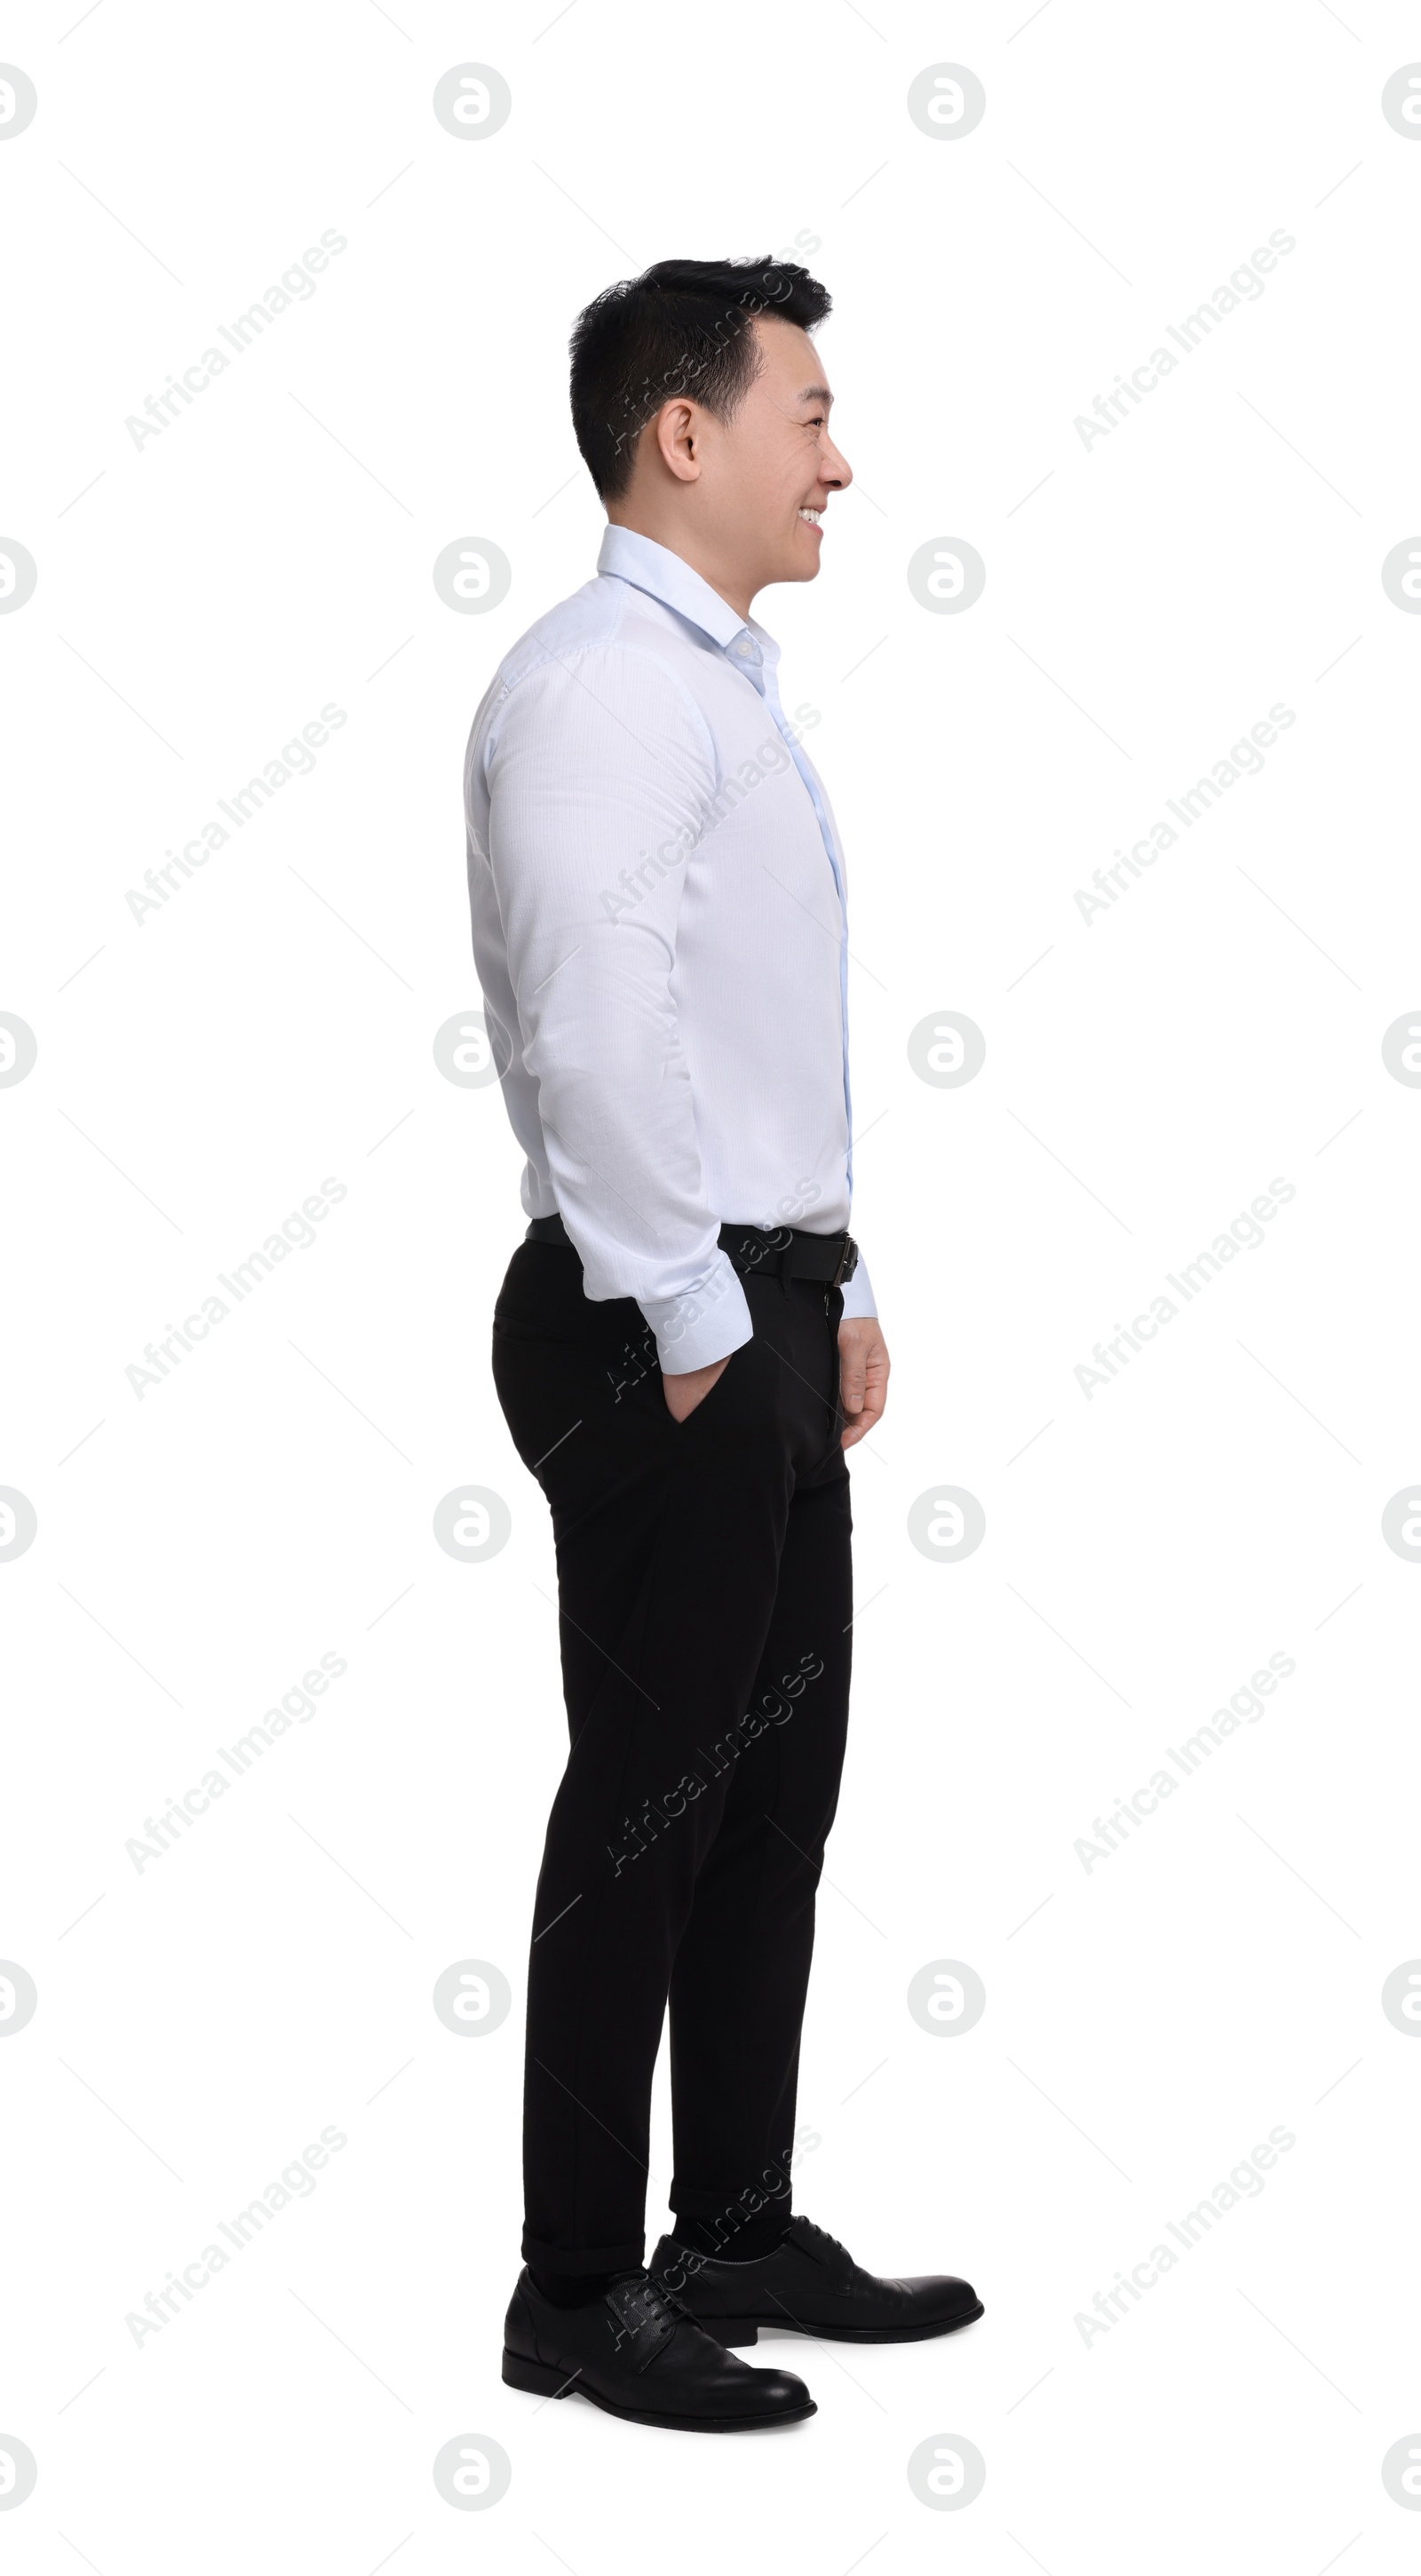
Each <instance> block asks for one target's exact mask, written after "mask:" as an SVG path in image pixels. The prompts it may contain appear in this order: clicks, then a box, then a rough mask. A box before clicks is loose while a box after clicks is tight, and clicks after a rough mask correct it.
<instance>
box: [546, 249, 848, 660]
mask: <svg viewBox="0 0 1421 2576" xmlns="http://www.w3.org/2000/svg"><path fill="white" fill-rule="evenodd" d="M829 309H830V299H829V295H828V291H827V289H826V288H824V287H823V286H821V285H820V284H819V282H818V280H817V279H816V278H813V277H811V276H810V275H809V273H808V271H807V270H806V269H803V268H797V267H795V266H793V265H792V264H789V263H785V264H783V265H780V264H777V263H775V262H774V261H772V260H746V261H740V260H698V259H667V260H661V261H659V262H658V263H657V265H656V267H654V268H649V269H647V271H646V272H645V274H644V275H643V276H641V277H638V278H629V279H624V280H623V281H622V282H621V283H620V284H619V285H616V286H609V287H608V288H607V289H606V290H605V292H604V293H603V294H601V295H599V296H597V297H596V298H595V299H594V301H593V302H592V303H591V304H589V305H588V307H587V309H586V311H585V312H584V313H582V314H581V315H579V317H578V322H577V327H576V329H575V330H574V332H573V336H572V417H573V427H574V429H575V430H576V433H577V443H578V446H579V447H580V448H581V450H582V454H583V457H584V459H585V461H586V464H587V468H588V471H589V473H590V474H591V476H592V480H593V482H594V483H595V484H596V486H597V490H598V493H599V494H600V496H601V498H602V500H603V502H604V503H605V505H606V509H607V515H608V517H609V519H612V520H614V521H616V522H617V523H618V524H619V525H622V526H625V527H633V528H638V529H640V530H641V532H642V533H643V535H646V536H650V537H653V538H655V539H656V541H657V542H658V543H659V544H662V545H666V546H669V547H670V548H671V549H672V551H673V552H675V553H678V554H681V555H683V556H685V558H686V559H687V561H689V562H691V563H692V564H694V566H695V568H696V569H697V571H699V572H700V573H702V574H703V576H704V577H705V579H707V580H708V581H710V582H711V583H712V585H713V586H714V587H715V588H717V589H719V590H720V591H721V592H722V594H723V595H724V596H725V597H726V598H728V599H730V600H731V601H732V602H733V604H735V605H736V606H739V607H740V608H741V609H742V613H744V612H745V611H746V610H748V607H749V602H750V600H751V598H753V596H754V594H755V592H756V591H757V590H760V589H762V588H763V587H764V586H765V584H766V583H768V582H775V581H812V580H813V578H814V575H815V574H816V573H817V571H818V569H819V549H820V543H821V539H820V536H819V532H818V529H817V527H816V526H815V525H814V524H813V522H812V521H811V520H810V519H808V518H806V517H805V516H804V515H803V513H804V512H805V511H808V510H814V511H822V510H823V508H824V506H825V503H826V502H827V500H828V498H829V495H830V493H831V492H835V491H842V490H843V489H844V488H845V487H846V486H847V485H848V483H849V482H850V480H851V479H852V478H851V476H850V472H849V468H848V466H847V464H846V463H845V461H844V459H843V457H842V456H841V455H840V454H839V451H838V449H837V448H836V447H835V445H834V443H833V440H832V439H831V438H830V436H829V407H830V404H831V402H832V400H833V397H832V395H831V394H830V391H829V388H828V386H827V384H826V383H825V381H824V369H823V365H822V363H821V361H820V360H819V359H818V358H817V356H816V355H815V352H814V348H813V345H812V343H811V341H810V338H809V334H810V332H811V331H813V330H814V329H815V327H816V326H817V325H818V324H819V323H820V322H822V321H823V319H824V317H825V315H826V314H827V313H828V311H829Z"/></svg>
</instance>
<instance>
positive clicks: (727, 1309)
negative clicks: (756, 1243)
mask: <svg viewBox="0 0 1421 2576" xmlns="http://www.w3.org/2000/svg"><path fill="white" fill-rule="evenodd" d="M637 1302H638V1304H639V1305H640V1307H641V1311H642V1313H643V1314H644V1315H645V1317H646V1320H647V1322H648V1323H649V1325H650V1326H651V1329H652V1331H653V1333H654V1334H655V1335H656V1356H657V1359H658V1360H659V1361H660V1363H661V1370H662V1374H663V1376H666V1377H684V1376H685V1375H686V1372H687V1371H688V1370H689V1369H698V1368H709V1366H710V1365H711V1362H712V1361H713V1360H728V1359H729V1357H730V1354H731V1352H732V1351H738V1350H739V1348H740V1346H741V1344H742V1343H743V1342H750V1341H753V1340H754V1338H755V1327H754V1325H753V1324H752V1323H751V1321H750V1307H749V1303H748V1301H747V1299H746V1295H745V1291H744V1289H743V1288H742V1287H741V1285H740V1278H739V1273H738V1272H737V1271H736V1269H735V1266H734V1264H733V1262H732V1261H731V1260H730V1257H729V1255H728V1254H727V1253H725V1252H721V1251H717V1253H716V1256H715V1259H714V1261H713V1262H712V1263H711V1266H710V1268H709V1269H708V1270H707V1271H706V1273H705V1275H704V1277H703V1278H701V1279H699V1280H697V1281H696V1283H695V1285H694V1287H691V1288H687V1289H683V1291H682V1293H681V1295H680V1296H679V1297H654V1298H652V1299H650V1300H648V1299H646V1298H644V1297H643V1298H639V1299H638V1301H637Z"/></svg>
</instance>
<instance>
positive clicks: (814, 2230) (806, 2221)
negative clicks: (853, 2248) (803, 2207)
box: [799, 2218, 854, 2263]
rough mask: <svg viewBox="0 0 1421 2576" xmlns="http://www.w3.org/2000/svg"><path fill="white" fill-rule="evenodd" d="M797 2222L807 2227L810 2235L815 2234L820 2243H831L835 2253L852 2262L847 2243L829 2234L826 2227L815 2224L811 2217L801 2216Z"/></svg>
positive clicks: (847, 2261)
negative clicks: (842, 2242) (842, 2243)
mask: <svg viewBox="0 0 1421 2576" xmlns="http://www.w3.org/2000/svg"><path fill="white" fill-rule="evenodd" d="M799 2223H800V2226H801V2227H807V2228H808V2230H809V2232H810V2235H811V2236H817V2237H818V2238H819V2240H820V2243H821V2244H823V2245H832V2246H833V2249H834V2251H835V2253H836V2254H842V2256H843V2258H844V2261H845V2262H846V2263H852V2261H853V2259H854V2258H853V2256H852V2254H851V2253H850V2252H849V2249H848V2247H847V2245H841V2244H840V2243H839V2240H838V2237H837V2236H831V2235H830V2233H829V2230H828V2228H827V2227H818V2226H816V2225H815V2222H814V2220H813V2219H812V2218H802V2219H801V2220H800V2222H799Z"/></svg>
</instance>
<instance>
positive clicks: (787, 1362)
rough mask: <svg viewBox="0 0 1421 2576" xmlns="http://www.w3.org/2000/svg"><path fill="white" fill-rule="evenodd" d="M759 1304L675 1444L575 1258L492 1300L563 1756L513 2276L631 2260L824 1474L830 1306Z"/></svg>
mask: <svg viewBox="0 0 1421 2576" xmlns="http://www.w3.org/2000/svg"><path fill="white" fill-rule="evenodd" d="M750 1289H751V1303H752V1311H753V1313H754V1315H755V1322H756V1337H755V1339H754V1341H752V1342H751V1343H748V1344H746V1345H745V1346H744V1347H743V1348H742V1349H741V1350H740V1351H737V1352H735V1353H734V1354H733V1355H732V1358H731V1360H730V1362H729V1364H728V1366H727V1368H726V1369H725V1371H724V1372H723V1374H722V1376H721V1378H720V1380H719V1381H718V1383H717V1385H716V1386H715V1387H714V1388H713V1389H712V1392H711V1394H710V1395H709V1396H708V1397H707V1398H706V1399H705V1400H704V1402H703V1403H702V1404H701V1405H699V1406H698V1407H697V1408H696V1410H695V1412H694V1413H692V1414H691V1415H690V1416H689V1417H688V1419H687V1421H686V1422H684V1423H676V1422H675V1421H674V1420H673V1418H672V1417H671V1415H670V1414H669V1412H668V1411H667V1408H666V1403H665V1398H664V1395H663V1393H662V1389H661V1381H660V1376H659V1372H658V1371H657V1369H656V1366H655V1355H654V1348H653V1349H651V1350H650V1353H649V1358H648V1343H647V1337H646V1336H645V1329H644V1326H643V1324H642V1319H641V1316H640V1313H639V1310H638V1309H637V1308H636V1307H635V1305H634V1304H633V1303H632V1301H631V1300H614V1301H606V1302H603V1303H600V1304H593V1303H592V1302H591V1301H589V1300H587V1299H585V1298H584V1297H583V1295H582V1291H581V1265H580V1264H579V1263H578V1262H577V1259H576V1255H575V1254H573V1253H571V1252H569V1251H568V1250H566V1249H565V1248H562V1247H555V1246H542V1245H528V1246H524V1247H522V1248H520V1251H519V1252H518V1253H516V1254H515V1256H514V1260H513V1263H512V1265H511V1266H510V1270H509V1274H508V1278H507V1280H506V1281H505V1284H504V1289H503V1291H502V1293H501V1295H500V1299H499V1306H498V1312H497V1315H496V1319H495V1353H494V1366H495V1378H496V1383H497V1386H498V1392H499V1396H500V1401H501V1402H502V1404H503V1408H504V1411H505V1414H506V1416H507V1419H508V1421H509V1425H510V1428H511V1430H512V1432H513V1436H514V1439H515V1442H516V1444H517V1446H518V1449H519V1452H520V1455H521V1456H522V1457H523V1459H524V1461H525V1463H526V1464H528V1465H529V1466H530V1467H532V1468H534V1469H535V1471H536V1472H537V1474H538V1478H539V1481H540V1483H541V1484H542V1485H543V1488H544V1491H545V1493H546V1494H547V1496H548V1499H549V1502H550V1503H551V1505H552V1510H553V1522H554V1531H555V1536H556V1540H557V1551H558V1584H559V1607H560V1634H561V1640H562V1649H563V1672H564V1689H565V1695H566V1698H567V1706H568V1721H569V1730H570V1734H571V1739H572V1741H571V1750H570V1753H569V1758H568V1766H567V1770H566V1773H565V1774H564V1778H563V1781H562V1783H561V1785H560V1787H559V1790H558V1793H557V1797H556V1799H555V1801H554V1805H553V1811H552V1815H551V1817H550V1819H549V1825H548V1834H547V1842H546V1846H545V1852H544V1860H543V1867H542V1872H541V1875H540V1879H539V1886H538V1897H537V1905H536V1911H535V1918H534V1933H533V1941H532V1949H531V1959H530V1971H529V1989H528V2035H527V2065H526V2074H525V2092H524V2145H525V2175H526V2191H527V2203H526V2228H525V2235H524V2253H525V2256H526V2257H527V2259H529V2260H530V2261H533V2262H534V2263H539V2262H541V2263H542V2264H544V2265H547V2266H550V2267H552V2268H561V2269H565V2270H570V2271H574V2272H575V2271H587V2272H592V2271H599V2270H603V2269H608V2270H610V2269H613V2268H615V2267H617V2266H618V2265H620V2264H624V2263H636V2262H639V2261H640V2260H641V2257H642V2252H643V2247H644V2203H645V2183H646V2165H647V2140H648V2128H649V2108H650V2093H651V2077H652V2069H653V2066H654V2063H655V2057H656V2049H657V2045H658V2041H659V2037H660V2030H661V2023H662V2018H663V2014H664V2010H665V2003H666V1997H667V1992H668V1988H669V1985H670V1981H671V1972H672V1964H673V1961H674V1959H675V1956H676V1951H677V1947H678V1945H679V1943H680V1941H681V1938H682V1935H683V1933H684V1931H685V1928H686V1924H687V1922H688V1921H689V1919H690V1915H691V1911H692V1903H693V1898H694V1893H695V1888H696V1882H697V1878H698V1876H699V1874H700V1872H701V1870H702V1869H703V1867H704V1865H705V1862H706V1858H707V1855H708V1853H709V1852H710V1851H711V1849H712V1847H713V1845H714V1843H715V1839H716V1835H717V1832H718V1830H719V1827H720V1824H721V1820H722V1816H723V1813H724V1809H725V1805H726V1799H727V1795H728V1788H729V1781H730V1777H731V1768H732V1766H730V1765H728V1764H726V1763H724V1762H717V1761H714V1760H712V1759H711V1758H710V1757H711V1748H713V1747H714V1745H715V1743H716V1741H717V1740H718V1739H722V1738H724V1737H725V1735H726V1732H727V1730H728V1729H730V1728H733V1727H734V1726H735V1725H736V1724H737V1722H738V1721H739V1720H740V1719H741V1718H743V1716H744V1715H745V1713H746V1711H747V1710H748V1709H749V1707H750V1704H751V1700H752V1697H753V1694H754V1691H755V1686H756V1676H757V1673H758V1671H759V1669H760V1666H761V1662H762V1658H763V1656H764V1652H765V1648H766V1643H767V1639H768V1637H769V1634H770V1630H771V1625H772V1620H773V1614H774V1609H775V1602H776V1595H777V1587H778V1580H779V1566H780V1557H781V1551H782V1549H783V1546H784V1543H785V1536H786V1530H787V1526H788V1522H789V1518H790V1512H791V1505H792V1501H793V1497H794V1494H795V1490H796V1478H797V1476H798V1475H801V1474H803V1475H809V1474H812V1473H814V1472H815V1471H817V1470H818V1469H819V1468H820V1467H821V1466H822V1464H823V1462H824V1460H825V1458H826V1457H827V1456H829V1455H830V1454H831V1449H832V1443H833V1438H834V1425H833V1419H832V1413H831V1411H830V1410H829V1402H830V1401H831V1399H832V1370H831V1368H830V1365H829V1363H830V1360H831V1358H832V1344H833V1335H834V1324H833V1323H832V1322H831V1321H830V1320H829V1319H828V1318H827V1317H826V1315H825V1312H824V1302H823V1295H822V1291H821V1292H819V1294H818V1296H817V1297H815V1296H813V1295H811V1296H809V1297H808V1298H806V1297H805V1296H804V1295H803V1294H802V1292H801V1291H800V1290H798V1289H797V1290H796V1293H795V1295H794V1296H793V1297H791V1298H787V1299H783V1300H779V1292H778V1290H777V1289H776V1288H775V1287H774V1285H773V1283H769V1282H764V1281H753V1282H751V1283H750ZM772 1301H778V1302H772ZM834 1303H835V1304H836V1305H837V1300H835V1301H834ZM638 1368H640V1371H641V1373H640V1374H638ZM840 1463H841V1462H840Z"/></svg>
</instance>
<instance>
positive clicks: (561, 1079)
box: [486, 644, 751, 1409]
mask: <svg viewBox="0 0 1421 2576" xmlns="http://www.w3.org/2000/svg"><path fill="white" fill-rule="evenodd" d="M486 760H487V768H486V775H487V780H488V787H489V798H490V816H489V863H490V866H491V869H492V872H493V879H494V885H495V890H496V892H497V896H498V904H499V911H500V915H501V917H502V921H503V926H504V935H505V939H506V942H507V951H508V964H509V973H510V977H511V979H512V983H513V988H514V991H515V993H516V995H517V998H518V1016H519V1023H520V1031H521V1038H522V1046H523V1061H524V1064H525V1065H526V1067H527V1070H528V1072H529V1073H530V1074H531V1075H532V1077H533V1079H534V1080H535V1081H536V1083H537V1085H538V1099H539V1114H540V1116H541V1119H542V1125H543V1133H544V1137H545V1139H546V1143H547V1151H548V1162H549V1169H550V1171H551V1173H552V1178H553V1183H554V1187H555V1188H556V1191H557V1197H558V1205H559V1207H560V1209H561V1211H562V1217H563V1222H564V1224H565V1225H566V1227H567V1230H568V1233H569V1235H570V1237H571V1238H572V1241H573V1243H574V1244H575V1245H576V1248H577V1250H578V1252H579V1253H580V1255H581V1257H582V1263H583V1269H584V1274H585V1282H584V1284H585V1287H586V1292H587V1294H588V1296H589V1297H593V1298H599V1299H600V1298H607V1297H635V1299H636V1300H637V1303H638V1304H639V1305H640V1307H641V1310H642V1313H643V1314H644V1315H645V1317H646V1319H647V1322H648V1323H649V1324H650V1326H651V1329H652V1331H653V1333H654V1334H655V1336H656V1345H657V1355H658V1357H659V1359H660V1362H661V1366H662V1369H663V1371H664V1372H667V1373H668V1374H680V1375H685V1374H689V1373H690V1372H693V1371H699V1370H701V1369H703V1368H705V1367H707V1366H709V1365H710V1364H712V1363H714V1362H717V1361H723V1360H725V1359H727V1358H728V1357H729V1355H730V1353H731V1352H732V1351H734V1350H738V1349H739V1347H740V1345H741V1343H742V1342H748V1341H749V1340H750V1339H751V1324H750V1312H749V1308H748V1306H747V1304H746V1300H745V1293H744V1290H743V1289H742V1287H741V1285H740V1281H739V1279H738V1277H737V1276H736V1273H735V1271H734V1269H733V1267H732V1265H731V1263H730V1262H729V1260H728V1259H727V1257H726V1255H725V1254H724V1253H723V1252H722V1251H721V1249H720V1246H719V1242H718V1240H717V1238H718V1234H719V1221H718V1219H717V1217H716V1216H715V1214H714V1213H713V1212H712V1211H711V1209H710V1208H709V1207H708V1205H707V1202H706V1195H705V1189H704V1184H703V1179H702V1173H701V1164H700V1152H699V1147H698V1144H697V1139H696V1126H695V1113H694V1106H693V1103H692V1099H691V1086H690V1072H689V1067H688V1065H687V1063H686V1058H685V1054H684V1051H683V1048H682V1045H681V1041H680V1034H679V1031H678V1028H677V1019H676V1006H675V1002H674V1000H673V997H672V993H671V982H672V975H673V970H674V967H675V962H676V933H677V920H678V915H679V911H680V903H681V893H682V888H683V886H684V883H685V874H686V860H687V856H688V853H689V852H690V850H691V849H692V848H694V846H695V844H696V842H697V841H698V839H699V837H700V833H701V828H702V817H703V814H704V811H705V808H706V805H707V803H708V802H709V800H710V798H711V797H712V796H713V795H714V793H715V788H716V775H715V763H714V757H713V753H712V750H711V745H710V740H709V737H708V735H707V733H706V729H705V726H704V724H703V722H702V719H701V717H700V715H699V713H698V711H697V709H696V708H695V707H694V705H693V704H692V703H691V702H690V701H689V699H687V698H686V697H684V696H683V695H682V693H681V691H680V690H679V689H678V688H677V687H676V685H675V683H674V682H673V681H672V680H671V679H670V677H669V676H668V675H667V673H666V672H665V671H664V670H663V669H662V668H661V667H660V666H659V665H658V664H657V663H656V662H654V661H653V660H652V659H651V658H650V657H649V656H646V655H642V654H639V653H636V652H633V651H629V650H627V649H626V648H623V647H618V646H615V645H605V644H601V645H595V646H590V647H587V648H584V649H582V650H579V651H577V652H575V653H573V654H570V655H567V656H565V657H564V658H563V659H561V660H558V661H549V662H547V663H545V664H541V665H539V666H538V667H537V668H536V669H535V670H533V671H532V672H530V674H529V675H528V677H527V678H526V679H524V680H522V681H521V682H520V683H519V684H518V686H517V687H516V688H515V689H514V690H513V692H512V693H511V695H510V697H509V699H508V702H507V704H506V706H505V707H504V709H503V711H502V714H501V716H500V718H499V720H498V722H497V724H496V725H495V726H494V727H493V728H492V729H491V733H490V744H489V749H488V752H487V755H486ZM703 1391H704V1390H703ZM673 1409H674V1408H673Z"/></svg>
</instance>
